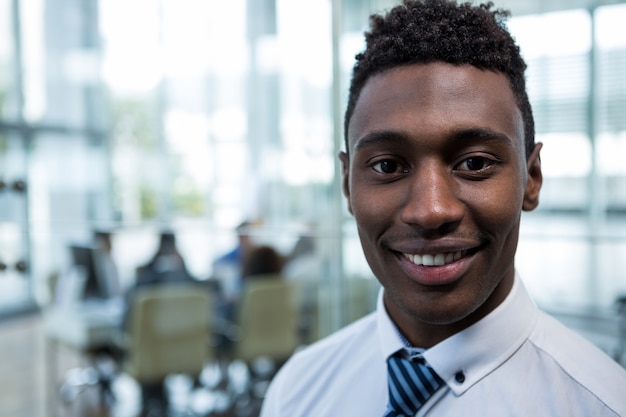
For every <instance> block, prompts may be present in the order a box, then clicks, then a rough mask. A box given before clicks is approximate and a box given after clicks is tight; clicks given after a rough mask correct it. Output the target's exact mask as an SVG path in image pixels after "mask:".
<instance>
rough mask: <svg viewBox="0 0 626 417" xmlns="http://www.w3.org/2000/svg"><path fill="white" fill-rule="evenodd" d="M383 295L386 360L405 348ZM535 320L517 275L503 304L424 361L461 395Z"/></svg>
mask: <svg viewBox="0 0 626 417" xmlns="http://www.w3.org/2000/svg"><path fill="white" fill-rule="evenodd" d="M383 291H384V290H383V289H382V288H381V290H380V292H379V294H378V302H377V307H376V315H377V326H378V336H379V341H380V348H381V353H382V356H383V358H384V359H385V360H386V359H387V358H388V357H389V356H390V355H392V354H394V353H395V352H397V351H398V350H400V349H402V348H404V347H406V346H405V345H404V344H403V342H402V338H401V336H400V334H399V332H398V330H397V328H396V326H395V324H394V323H393V321H392V320H391V318H390V317H389V315H388V314H387V310H386V309H385V306H384V303H383ZM537 316H538V309H537V307H536V305H535V304H534V302H533V301H532V300H531V298H530V296H529V295H528V292H527V291H526V289H525V287H524V285H523V283H522V281H521V279H520V277H519V275H518V274H517V272H516V275H515V281H514V283H513V287H512V288H511V291H510V293H509V294H508V295H507V297H506V299H505V300H504V301H503V302H502V304H500V305H499V306H498V307H497V308H496V309H495V310H493V311H492V312H491V313H489V314H488V315H487V316H485V317H484V318H483V319H481V320H480V321H478V322H477V323H474V324H473V325H472V326H470V327H468V328H467V329H465V330H463V331H461V332H459V333H457V334H455V335H453V336H451V337H449V338H447V339H446V340H443V341H442V342H440V343H438V344H437V345H435V346H433V347H431V348H430V349H427V350H426V351H425V352H424V357H425V358H426V360H427V362H428V363H429V364H430V366H431V367H432V368H433V369H435V371H436V372H437V374H438V375H439V376H440V377H441V378H442V379H443V380H444V381H446V384H447V385H448V386H449V387H450V388H451V389H452V391H453V392H454V393H455V394H456V395H461V394H462V393H463V392H465V391H466V390H467V389H469V388H470V387H471V386H472V385H474V384H475V383H476V382H478V381H480V380H481V379H482V378H484V377H485V376H486V375H488V374H489V373H490V372H492V371H493V370H494V369H496V368H497V367H498V366H500V365H501V364H502V363H503V362H504V361H506V360H507V359H508V358H509V357H510V356H511V355H512V354H513V353H514V352H515V351H516V350H517V349H518V348H519V347H520V346H521V345H522V344H523V343H524V341H525V340H526V339H527V338H528V335H529V334H530V332H531V330H532V328H533V327H534V325H535V322H536V320H537ZM459 373H462V374H463V378H462V379H459V378H458V374H459ZM459 381H462V382H459Z"/></svg>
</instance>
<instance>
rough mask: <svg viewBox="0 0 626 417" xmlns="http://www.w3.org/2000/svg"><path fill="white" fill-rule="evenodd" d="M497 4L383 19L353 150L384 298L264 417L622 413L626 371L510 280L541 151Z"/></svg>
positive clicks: (350, 197) (293, 376)
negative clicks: (540, 309) (556, 318)
mask: <svg viewBox="0 0 626 417" xmlns="http://www.w3.org/2000/svg"><path fill="white" fill-rule="evenodd" d="M492 7H493V5H491V4H490V5H482V6H471V5H470V4H459V5H457V4H455V3H453V2H449V1H444V0H424V1H409V0H407V1H405V3H404V4H403V5H400V6H397V7H395V8H393V9H392V10H391V11H390V12H389V13H388V14H387V15H386V16H373V17H372V19H371V30H370V31H369V32H368V33H366V41H367V44H366V49H365V51H364V52H363V53H362V54H359V55H357V63H356V65H355V67H354V72H353V77H352V84H351V88H350V96H349V100H348V107H347V111H346V116H345V137H346V152H345V153H342V154H341V156H340V157H341V161H342V163H343V174H344V182H343V187H344V193H345V196H346V198H347V201H348V208H349V210H350V212H351V213H352V214H353V216H354V218H355V220H356V223H357V226H358V231H359V237H360V240H361V244H362V247H363V250H364V253H365V256H366V259H367V261H368V263H369V265H370V267H371V269H372V271H373V272H374V274H375V275H376V277H377V278H378V280H379V281H380V282H381V284H382V286H383V289H382V291H381V295H380V297H379V301H378V306H377V310H376V312H375V313H373V314H371V315H369V316H367V317H365V318H363V319H361V320H359V321H357V322H356V323H354V324H352V325H350V326H348V327H346V328H345V329H343V330H340V331H339V332H338V333H336V334H334V335H332V336H330V337H328V338H326V339H325V340H322V341H320V342H318V343H316V344H314V345H312V346H310V347H308V348H307V349H304V350H302V351H301V352H299V353H297V354H296V355H295V356H293V357H292V358H291V359H290V361H289V362H288V363H287V364H286V365H285V366H284V367H283V368H282V369H281V370H280V372H279V374H278V375H277V377H276V378H275V380H274V381H273V382H272V385H271V387H270V389H269V391H268V394H267V397H266V400H265V403H264V406H263V412H262V416H263V417H281V416H289V417H302V416H311V417H322V416H359V417H367V416H372V417H375V416H376V417H380V416H413V415H418V416H426V415H427V416H480V417H486V416H498V417H502V416H507V417H509V416H525V417H526V416H568V417H571V416H580V417H588V416H594V417H597V416H621V415H626V395H625V394H626V371H624V369H623V368H622V367H620V366H619V365H618V364H617V363H616V362H614V361H613V360H611V359H610V358H609V357H608V356H606V355H605V354H604V353H602V352H601V351H600V350H599V349H597V348H596V347H594V346H593V345H591V344H590V343H588V342H587V341H585V340H584V339H582V338H580V337H579V336H577V335H576V334H575V333H573V332H571V331H570V330H568V329H566V328H565V327H564V326H562V325H561V324H559V323H558V322H556V321H555V320H554V319H552V318H550V317H549V316H547V315H546V314H544V313H542V312H540V311H539V310H538V309H537V307H536V306H535V304H533V302H532V301H531V300H530V298H529V296H528V293H527V292H526V290H525V289H524V286H523V283H522V281H521V279H520V277H519V276H518V275H517V273H516V271H515V267H514V256H515V251H516V247H517V242H518V233H519V224H520V217H521V212H522V211H523V210H533V209H534V208H535V207H536V206H537V204H538V198H539V190H540V188H541V183H542V174H541V166H540V159H539V151H540V149H541V144H536V143H535V141H534V125H533V116H532V112H531V108H530V104H529V102H528V97H527V94H526V90H525V80H524V71H525V68H526V65H525V63H524V61H523V59H522V58H521V56H520V52H519V48H518V47H517V46H516V45H515V42H514V41H513V39H512V38H511V36H510V35H509V33H508V32H507V30H506V28H505V26H504V24H503V19H504V18H505V17H507V13H506V12H504V11H498V10H492Z"/></svg>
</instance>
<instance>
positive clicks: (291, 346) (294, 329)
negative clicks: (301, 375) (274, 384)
mask: <svg viewBox="0 0 626 417" xmlns="http://www.w3.org/2000/svg"><path fill="white" fill-rule="evenodd" d="M295 295H296V294H295V287H294V285H293V284H292V283H291V282H288V281H285V280H284V279H282V278H281V277H280V276H279V277H263V278H256V279H249V280H246V282H245V284H244V289H243V293H242V297H241V299H240V304H239V309H238V312H237V318H236V324H237V326H238V327H239V337H238V340H237V342H236V343H235V353H234V357H235V359H240V360H243V361H245V362H247V363H251V362H253V361H254V360H255V359H258V358H261V357H263V358H270V359H271V360H273V361H275V362H277V363H280V362H282V361H284V360H286V359H287V358H288V357H289V356H291V354H292V353H293V352H294V351H295V349H296V348H297V347H298V345H299V340H298V323H299V316H298V312H299V308H298V305H297V298H296V296H295Z"/></svg>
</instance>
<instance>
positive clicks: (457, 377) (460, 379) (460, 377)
mask: <svg viewBox="0 0 626 417" xmlns="http://www.w3.org/2000/svg"><path fill="white" fill-rule="evenodd" d="M454 379H455V380H456V382H458V383H459V384H462V383H464V382H465V374H464V373H463V371H459V372H457V373H456V374H455V375H454Z"/></svg>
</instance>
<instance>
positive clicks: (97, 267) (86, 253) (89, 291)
mask: <svg viewBox="0 0 626 417" xmlns="http://www.w3.org/2000/svg"><path fill="white" fill-rule="evenodd" d="M70 252H71V255H72V263H73V266H74V267H77V268H79V269H81V270H82V272H83V275H84V283H83V289H82V298H83V299H104V298H109V297H110V296H111V294H109V291H108V288H109V286H108V285H107V283H106V280H107V279H108V277H107V275H106V272H105V271H104V270H103V268H102V266H101V263H100V262H98V259H97V257H98V256H99V252H98V250H97V249H96V248H95V247H93V246H89V245H80V244H72V245H70Z"/></svg>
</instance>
